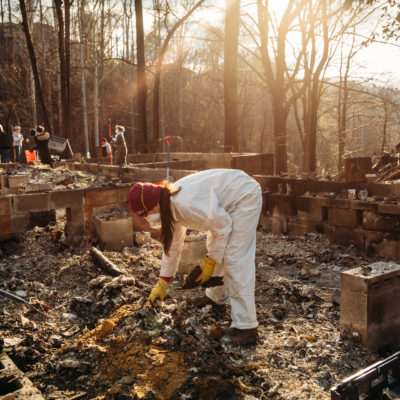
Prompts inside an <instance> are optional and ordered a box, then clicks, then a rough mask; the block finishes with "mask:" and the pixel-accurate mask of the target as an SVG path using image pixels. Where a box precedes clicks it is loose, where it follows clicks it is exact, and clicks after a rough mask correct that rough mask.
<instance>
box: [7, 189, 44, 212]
mask: <svg viewBox="0 0 400 400" xmlns="http://www.w3.org/2000/svg"><path fill="white" fill-rule="evenodd" d="M13 203H14V212H17V213H20V212H30V211H49V210H50V209H51V208H50V195H49V193H40V194H23V195H19V196H14V198H13Z"/></svg>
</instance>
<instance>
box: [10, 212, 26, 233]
mask: <svg viewBox="0 0 400 400" xmlns="http://www.w3.org/2000/svg"><path fill="white" fill-rule="evenodd" d="M27 223H28V214H27V213H13V214H12V215H11V232H12V234H13V235H14V234H16V235H18V234H20V233H24V232H25V231H26V225H27Z"/></svg>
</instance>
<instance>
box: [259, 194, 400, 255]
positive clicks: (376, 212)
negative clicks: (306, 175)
mask: <svg viewBox="0 0 400 400" xmlns="http://www.w3.org/2000/svg"><path fill="white" fill-rule="evenodd" d="M263 196H264V198H263V211H262V214H261V218H260V223H261V225H262V226H263V227H264V228H266V229H268V230H271V231H273V232H275V233H290V234H293V235H304V234H306V233H307V232H316V233H323V234H325V235H326V236H327V237H328V238H329V239H330V240H331V241H332V242H336V243H339V244H342V245H345V246H347V245H350V244H352V245H354V246H355V247H357V248H360V249H363V250H365V251H366V252H368V253H371V254H372V253H373V254H378V255H381V256H383V257H386V258H389V259H393V260H400V205H397V204H384V203H382V202H378V201H361V200H348V199H338V198H330V197H323V196H311V195H298V196H296V195H288V194H279V193H271V192H268V191H264V194H263Z"/></svg>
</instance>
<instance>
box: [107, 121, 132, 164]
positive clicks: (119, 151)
mask: <svg viewBox="0 0 400 400" xmlns="http://www.w3.org/2000/svg"><path fill="white" fill-rule="evenodd" d="M124 132H125V128H124V127H123V126H121V125H116V126H115V136H114V138H113V139H112V140H111V143H112V144H115V146H116V151H115V163H114V164H115V165H124V164H126V156H127V154H128V148H127V147H126V141H125V137H124Z"/></svg>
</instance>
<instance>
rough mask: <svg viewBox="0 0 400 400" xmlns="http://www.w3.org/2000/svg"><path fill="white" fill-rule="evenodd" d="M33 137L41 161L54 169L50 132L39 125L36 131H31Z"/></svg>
mask: <svg viewBox="0 0 400 400" xmlns="http://www.w3.org/2000/svg"><path fill="white" fill-rule="evenodd" d="M31 135H32V136H33V139H34V141H35V149H36V150H37V151H38V153H39V158H40V161H41V162H42V163H44V164H49V165H50V167H53V160H52V159H51V156H50V150H49V138H50V134H49V132H46V131H45V130H44V127H43V126H41V125H39V126H38V127H37V128H36V130H35V129H32V130H31Z"/></svg>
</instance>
